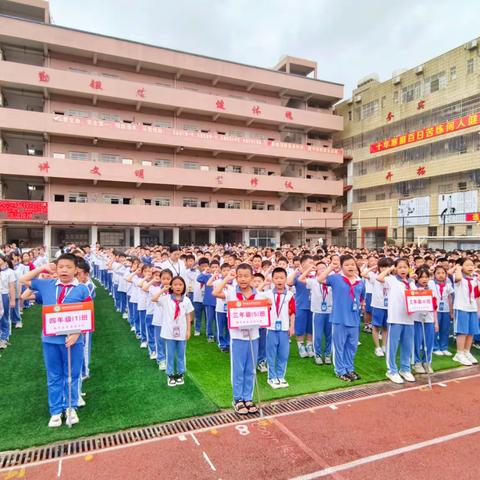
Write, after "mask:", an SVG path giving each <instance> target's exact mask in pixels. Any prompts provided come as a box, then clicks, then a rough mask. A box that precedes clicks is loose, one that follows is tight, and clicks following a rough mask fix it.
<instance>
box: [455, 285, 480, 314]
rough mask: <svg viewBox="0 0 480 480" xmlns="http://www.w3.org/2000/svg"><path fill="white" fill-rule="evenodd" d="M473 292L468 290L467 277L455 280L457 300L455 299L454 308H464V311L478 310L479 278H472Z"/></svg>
mask: <svg viewBox="0 0 480 480" xmlns="http://www.w3.org/2000/svg"><path fill="white" fill-rule="evenodd" d="M470 282H471V286H472V292H471V293H470V292H469V290H468V282H467V279H466V278H465V277H462V279H461V280H460V281H459V282H455V300H454V301H453V308H454V309H455V310H462V311H463V312H476V311H477V310H478V309H477V299H476V298H475V287H478V280H477V279H475V278H472V279H471V281H470Z"/></svg>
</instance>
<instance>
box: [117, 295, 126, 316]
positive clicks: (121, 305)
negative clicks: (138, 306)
mask: <svg viewBox="0 0 480 480" xmlns="http://www.w3.org/2000/svg"><path fill="white" fill-rule="evenodd" d="M118 309H119V310H120V313H121V314H122V315H123V314H124V313H126V311H127V293H126V292H118Z"/></svg>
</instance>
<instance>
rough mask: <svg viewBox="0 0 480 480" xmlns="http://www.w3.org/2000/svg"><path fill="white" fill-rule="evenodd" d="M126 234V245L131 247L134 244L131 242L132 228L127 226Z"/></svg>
mask: <svg viewBox="0 0 480 480" xmlns="http://www.w3.org/2000/svg"><path fill="white" fill-rule="evenodd" d="M124 235H125V246H126V247H131V246H132V245H131V243H132V242H131V240H130V228H126V229H125V233H124Z"/></svg>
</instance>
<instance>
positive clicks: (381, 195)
mask: <svg viewBox="0 0 480 480" xmlns="http://www.w3.org/2000/svg"><path fill="white" fill-rule="evenodd" d="M386 196H387V195H386V193H377V194H375V200H385V198H386Z"/></svg>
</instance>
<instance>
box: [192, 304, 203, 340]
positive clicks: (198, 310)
mask: <svg viewBox="0 0 480 480" xmlns="http://www.w3.org/2000/svg"><path fill="white" fill-rule="evenodd" d="M193 308H194V315H195V331H196V332H198V333H200V332H201V330H202V315H203V303H202V302H193Z"/></svg>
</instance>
